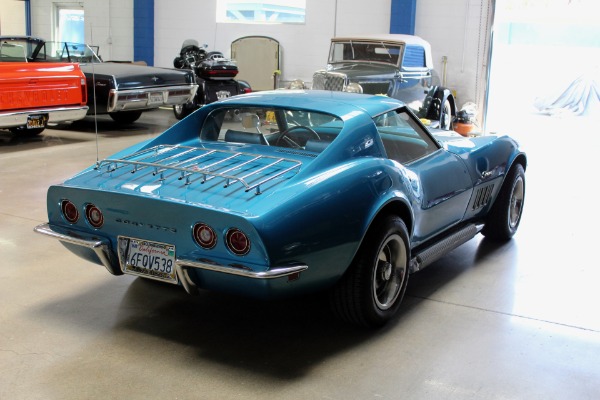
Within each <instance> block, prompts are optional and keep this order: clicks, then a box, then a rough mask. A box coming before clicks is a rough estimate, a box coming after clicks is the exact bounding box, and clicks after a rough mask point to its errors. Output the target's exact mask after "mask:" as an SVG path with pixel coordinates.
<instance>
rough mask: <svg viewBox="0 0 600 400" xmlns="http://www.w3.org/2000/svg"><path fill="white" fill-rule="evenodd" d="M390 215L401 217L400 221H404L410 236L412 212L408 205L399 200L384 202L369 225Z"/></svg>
mask: <svg viewBox="0 0 600 400" xmlns="http://www.w3.org/2000/svg"><path fill="white" fill-rule="evenodd" d="M392 215H397V216H398V217H400V218H401V219H402V221H404V224H405V225H406V229H407V230H408V234H409V236H411V234H412V228H413V219H412V214H411V212H410V209H409V207H408V206H407V205H406V204H404V203H403V202H401V201H393V202H391V203H388V204H386V205H385V206H384V207H383V208H382V209H381V210H379V213H378V214H377V216H376V217H375V218H374V220H373V221H372V222H371V225H373V223H374V222H375V221H377V220H379V219H381V218H386V217H389V216H392Z"/></svg>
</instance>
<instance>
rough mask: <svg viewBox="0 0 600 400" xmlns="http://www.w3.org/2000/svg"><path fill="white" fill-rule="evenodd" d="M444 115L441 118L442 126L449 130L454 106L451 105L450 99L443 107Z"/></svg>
mask: <svg viewBox="0 0 600 400" xmlns="http://www.w3.org/2000/svg"><path fill="white" fill-rule="evenodd" d="M441 112H442V115H441V118H440V128H442V129H445V130H449V129H450V125H451V119H452V108H451V107H450V103H449V102H448V100H446V101H445V102H444V106H443V107H442V111H441Z"/></svg>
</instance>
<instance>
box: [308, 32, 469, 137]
mask: <svg viewBox="0 0 600 400" xmlns="http://www.w3.org/2000/svg"><path fill="white" fill-rule="evenodd" d="M312 88H313V89H324V90H340V91H349V92H355V93H369V94H383V95H387V96H390V97H393V98H396V99H399V100H402V101H403V102H404V103H406V104H407V105H408V106H409V107H410V108H412V109H413V111H414V112H415V113H416V114H417V116H418V117H419V118H423V119H426V120H428V121H430V122H431V126H432V127H436V128H442V129H446V130H448V129H451V128H452V121H453V118H454V116H456V112H457V107H456V101H455V98H454V96H453V94H452V92H451V90H450V89H448V88H446V87H443V86H442V85H441V83H440V78H439V76H438V74H437V71H436V70H435V69H434V67H433V56H432V53H431V46H430V44H429V42H427V41H425V40H424V39H422V38H420V37H418V36H414V35H400V34H389V35H360V36H346V37H335V38H333V39H331V47H330V50H329V59H328V61H327V68H326V69H323V70H319V71H316V72H315V73H314V74H313V82H312Z"/></svg>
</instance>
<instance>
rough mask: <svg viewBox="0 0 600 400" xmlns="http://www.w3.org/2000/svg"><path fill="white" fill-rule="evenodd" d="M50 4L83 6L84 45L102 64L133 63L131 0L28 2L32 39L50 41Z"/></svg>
mask: <svg viewBox="0 0 600 400" xmlns="http://www.w3.org/2000/svg"><path fill="white" fill-rule="evenodd" d="M2 1H8V0H2ZM12 1H13V2H14V0H12ZM54 4H60V5H68V4H73V5H74V6H79V5H81V6H83V9H84V11H85V42H86V43H87V44H92V45H97V46H100V55H101V56H102V58H103V59H104V60H133V0H85V1H75V0H60V1H52V0H31V25H32V26H31V34H32V35H33V36H39V37H41V38H44V39H46V40H53V39H54V32H52V19H53V16H54V7H53V5H54Z"/></svg>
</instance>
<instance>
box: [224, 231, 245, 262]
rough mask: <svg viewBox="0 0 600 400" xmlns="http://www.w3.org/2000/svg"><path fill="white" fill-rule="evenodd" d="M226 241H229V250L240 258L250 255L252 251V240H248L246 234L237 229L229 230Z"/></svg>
mask: <svg viewBox="0 0 600 400" xmlns="http://www.w3.org/2000/svg"><path fill="white" fill-rule="evenodd" d="M225 239H226V240H227V247H229V250H231V251H232V252H233V253H234V254H236V255H238V256H243V255H244V254H248V252H249V251H250V239H248V236H246V234H245V233H244V232H242V231H240V230H239V229H237V228H231V229H229V230H228V231H227V234H226V235H225Z"/></svg>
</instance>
